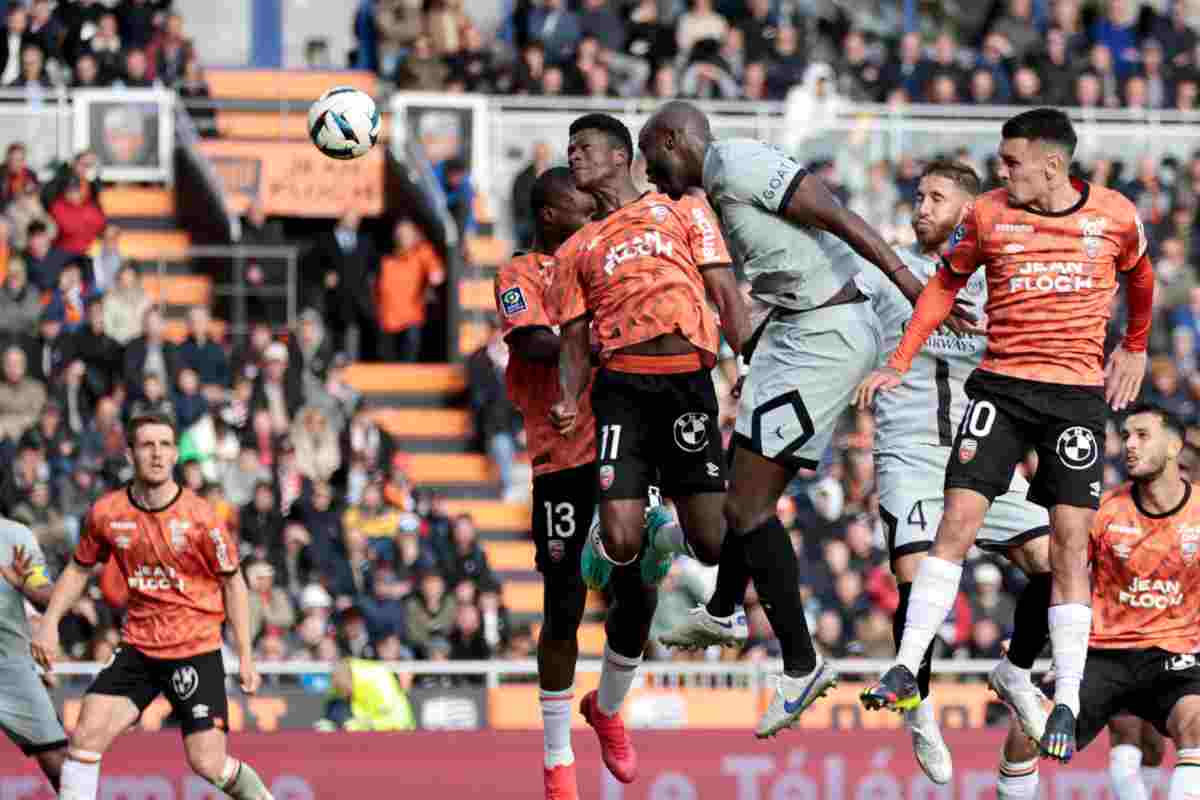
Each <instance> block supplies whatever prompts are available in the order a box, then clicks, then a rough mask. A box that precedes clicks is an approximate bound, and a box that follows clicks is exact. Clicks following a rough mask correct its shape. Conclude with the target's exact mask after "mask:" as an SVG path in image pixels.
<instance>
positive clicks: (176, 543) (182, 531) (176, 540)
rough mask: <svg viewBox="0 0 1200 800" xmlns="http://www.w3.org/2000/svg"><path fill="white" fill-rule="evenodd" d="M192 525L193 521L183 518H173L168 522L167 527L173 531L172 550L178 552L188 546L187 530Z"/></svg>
mask: <svg viewBox="0 0 1200 800" xmlns="http://www.w3.org/2000/svg"><path fill="white" fill-rule="evenodd" d="M190 527H192V523H190V522H188V521H187V520H183V519H173V520H171V521H170V522H168V523H167V529H168V530H170V531H171V549H172V550H174V551H175V552H177V553H178V552H181V551H183V550H184V549H186V548H187V532H188V528H190Z"/></svg>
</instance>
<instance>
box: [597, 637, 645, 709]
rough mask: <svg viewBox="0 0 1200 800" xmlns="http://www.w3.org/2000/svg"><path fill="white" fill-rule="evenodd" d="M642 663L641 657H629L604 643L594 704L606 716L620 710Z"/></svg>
mask: <svg viewBox="0 0 1200 800" xmlns="http://www.w3.org/2000/svg"><path fill="white" fill-rule="evenodd" d="M641 663H642V659H641V657H640V656H639V657H637V658H630V657H629V656H623V655H621V654H620V653H618V652H616V651H615V650H613V649H612V648H611V647H609V646H608V645H607V644H606V645H604V663H603V664H602V665H601V667H600V688H599V690H598V691H597V692H596V705H597V706H598V707H599V709H600V710H601V711H603V712H604V713H605V714H606V715H607V716H610V717H611V716H612V715H613V714H616V713H617V712H618V711H620V710H621V704H622V703H624V702H625V696H626V695H628V694H629V690H630V688H632V686H633V679H634V678H635V677H637V668H638V666H639V665H640V664H641Z"/></svg>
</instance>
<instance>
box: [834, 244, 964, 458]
mask: <svg viewBox="0 0 1200 800" xmlns="http://www.w3.org/2000/svg"><path fill="white" fill-rule="evenodd" d="M897 254H898V255H899V256H900V258H901V259H902V260H903V261H904V263H905V264H906V265H908V268H909V269H910V270H911V271H912V273H913V274H914V275H916V276H917V277H918V278H920V279H921V280H922V281H923V282H928V281H929V279H930V278H931V277H932V276H933V273H934V272H936V271H937V268H938V264H939V261H938V259H936V258H929V257H927V256H924V255H922V254H921V253H920V252H918V251H917V250H916V249H915V247H914V248H904V249H900V250H897ZM855 280H856V282H857V284H858V287H859V289H860V290H861V291H862V292H863V294H865V295H867V296H868V297H870V298H871V304H872V305H873V306H874V308H875V313H876V315H877V316H878V317H879V322H880V325H881V327H882V329H883V342H884V346H883V348H882V350H881V351H880V352H881V353H883V358H884V360H886V358H887V357H888V356H890V355H891V354H892V352H893V351H894V350H895V349H896V346H897V345H898V344H899V343H900V339H901V337H903V335H904V329H905V327H906V326H907V325H908V321H909V319H911V318H912V305H911V304H910V303H909V302H908V300H907V299H905V297H904V295H903V294H901V293H900V290H899V289H897V288H896V285H895V284H894V283H892V282H891V281H890V280H889V279H888V278H887V276H885V275H884V274H883V273H882V272H881V271H879V270H878V269H864V270H863V271H862V272H861V273H859V275H858V277H857V278H856V279H855ZM958 296H959V298H960V299H962V300H966V301H967V302H968V304H969V308H970V311H971V312H972V313H973V314H975V316H976V317H977V318H979V319H980V320H982V319H983V308H984V305H985V304H986V302H987V278H986V276H985V275H984V273H983V270H979V271H977V272H976V273H975V274H974V275H972V276H971V279H970V280H969V281H968V282H967V285H966V287H965V288H963V290H962V291H960V292H959V294H958ZM986 349H987V340H986V339H985V338H984V337H982V336H956V335H955V334H953V333H951V332H950V331H949V330H948V329H947V328H945V327H942V328H939V329H938V330H937V331H935V332H934V334H933V335H932V336H930V337H929V339H927V340H926V342H925V346H924V347H923V348H921V352H920V353H919V354H918V355H917V357H916V358H915V359H913V364H912V368H911V369H909V371H908V372H907V373H905V375H904V382H903V383H901V384H900V385H899V386H897V387H896V388H895V389H893V390H891V391H890V392H880V393H879V394H878V395H876V400H875V452H876V453H879V454H893V455H894V454H899V453H902V452H903V451H904V450H905V449H906V448H908V447H912V446H913V445H934V446H941V447H947V448H948V447H950V446H951V445H952V444H954V434H955V432H956V431H957V430H958V421H959V420H960V419H962V415H963V412H964V411H965V410H966V407H967V394H966V392H965V391H964V389H963V385H964V384H965V383H966V382H967V378H968V377H970V375H971V373H972V372H974V370H975V368H976V367H977V366H979V362H980V361H982V360H983V354H984V351H985V350H986Z"/></svg>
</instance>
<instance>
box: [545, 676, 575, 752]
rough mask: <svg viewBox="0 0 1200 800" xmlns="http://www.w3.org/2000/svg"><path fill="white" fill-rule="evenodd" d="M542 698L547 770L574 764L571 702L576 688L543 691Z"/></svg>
mask: <svg viewBox="0 0 1200 800" xmlns="http://www.w3.org/2000/svg"><path fill="white" fill-rule="evenodd" d="M540 698H541V702H542V746H543V751H544V753H545V757H546V761H545V763H546V769H551V768H553V767H557V766H566V765H567V764H574V763H575V753H574V751H572V750H571V701H572V700H573V699H574V698H575V687H573V686H569V687H567V688H566V689H563V690H562V691H558V692H551V691H548V690H546V689H542V691H541V695H540Z"/></svg>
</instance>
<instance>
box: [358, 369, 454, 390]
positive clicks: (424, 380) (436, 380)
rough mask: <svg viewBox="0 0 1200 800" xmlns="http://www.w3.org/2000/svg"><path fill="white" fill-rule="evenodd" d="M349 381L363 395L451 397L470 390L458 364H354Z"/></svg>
mask: <svg viewBox="0 0 1200 800" xmlns="http://www.w3.org/2000/svg"><path fill="white" fill-rule="evenodd" d="M346 380H347V382H348V383H349V384H350V385H351V386H353V387H354V388H355V389H357V390H358V391H360V392H362V393H363V394H368V395H369V394H385V395H386V394H416V395H422V394H450V393H456V392H462V391H463V390H465V389H466V388H467V384H466V379H465V377H464V375H463V369H462V367H461V366H459V365H456V364H352V365H350V367H349V369H348V370H347V376H346Z"/></svg>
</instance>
